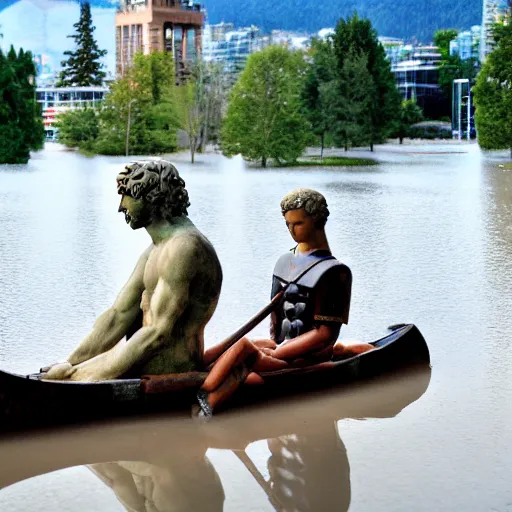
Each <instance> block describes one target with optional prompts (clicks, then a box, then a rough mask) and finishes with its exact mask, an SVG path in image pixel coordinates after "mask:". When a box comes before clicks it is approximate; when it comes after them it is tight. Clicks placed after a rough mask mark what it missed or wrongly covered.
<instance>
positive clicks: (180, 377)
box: [142, 256, 334, 393]
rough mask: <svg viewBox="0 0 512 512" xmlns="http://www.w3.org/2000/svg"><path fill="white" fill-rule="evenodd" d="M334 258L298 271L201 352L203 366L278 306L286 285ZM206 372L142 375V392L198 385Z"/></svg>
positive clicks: (164, 390)
mask: <svg viewBox="0 0 512 512" xmlns="http://www.w3.org/2000/svg"><path fill="white" fill-rule="evenodd" d="M328 259H329V260H330V259H334V256H330V257H327V258H322V259H320V260H317V261H315V262H313V263H312V264H311V265H309V266H308V267H306V268H305V269H304V270H303V271H302V272H300V273H299V274H298V275H297V276H296V277H295V278H294V279H293V280H292V281H290V282H289V283H288V284H287V285H286V287H285V288H283V289H282V290H281V291H280V292H279V293H277V294H276V295H275V297H274V298H273V299H272V300H271V301H270V302H269V303H268V304H267V305H266V306H265V307H264V308H263V309H262V310H261V311H259V312H258V313H256V314H255V315H254V316H253V317H252V318H251V319H250V320H249V321H248V322H246V323H245V324H244V325H242V327H240V328H239V329H238V330H237V331H236V332H234V333H233V334H231V336H229V337H227V338H226V339H225V340H224V341H221V342H220V343H218V344H217V345H215V346H213V347H211V348H209V349H207V350H205V351H204V354H203V366H204V368H205V369H208V367H209V366H211V365H212V364H213V363H215V361H217V359H218V358H219V357H220V356H221V355H222V354H224V352H225V351H226V350H228V348H230V347H231V346H232V345H234V344H235V343H236V342H237V341H238V340H239V339H240V338H243V337H244V336H245V335H246V334H247V333H248V332H250V331H251V330H252V329H254V328H255V327H256V326H257V325H258V324H259V323H260V322H262V321H263V319H265V318H266V317H267V316H268V315H270V313H272V311H274V309H275V308H276V307H277V306H278V304H279V302H280V301H281V299H282V298H283V296H284V294H285V292H286V290H287V288H288V286H290V285H291V284H294V283H296V282H297V281H299V279H300V278H301V277H303V276H304V275H305V274H307V273H308V272H309V271H310V270H311V269H312V268H313V267H316V265H318V264H319V263H321V262H322V261H325V260H328ZM207 375H208V374H207V373H206V372H189V373H180V374H173V373H169V374H162V375H144V376H142V390H143V391H144V393H164V392H167V391H178V390H182V389H187V388H191V387H199V386H201V384H202V383H203V382H204V380H205V379H206V377H207Z"/></svg>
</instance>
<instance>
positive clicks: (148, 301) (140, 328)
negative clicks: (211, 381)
mask: <svg viewBox="0 0 512 512" xmlns="http://www.w3.org/2000/svg"><path fill="white" fill-rule="evenodd" d="M117 189H118V193H119V194H120V195H121V196H122V198H121V204H120V206H119V211H120V212H122V213H124V215H125V217H126V222H127V223H128V224H129V225H130V226H131V228H132V229H139V228H146V230H147V232H148V233H149V235H150V236H151V239H152V244H151V245H150V246H149V247H148V249H147V250H146V251H145V252H144V253H143V254H142V256H141V257H140V259H139V261H138V263H137V265H136V267H135V270H134V271H133V274H132V275H131V277H130V278H129V280H128V282H127V283H126V285H125V286H124V288H123V289H122V290H121V293H120V294H119V296H118V297H117V299H116V301H115V302H114V304H113V306H112V307H111V308H110V309H108V310H107V311H106V312H105V313H103V314H102V315H101V316H100V317H99V318H98V320H97V321H96V323H95V324H94V327H93V329H92V331H91V332H90V333H89V334H88V335H87V336H86V337H85V339H84V340H83V341H82V342H81V343H80V345H79V346H78V347H77V348H76V349H75V350H74V351H73V353H72V354H71V355H70V356H69V357H68V359H67V361H66V362H64V363H58V364H55V365H53V366H50V367H47V368H43V369H42V371H43V375H42V378H44V379H58V380H61V379H62V380H79V381H98V380H104V379H113V378H117V377H121V376H138V375H142V374H161V373H179V372H188V371H194V370H200V369H201V368H202V363H203V349H204V338H203V334H204V328H205V326H206V324H207V322H208V321H209V320H210V318H211V316H212V314H213V312H214V311H215V308H216V306H217V301H218V298H219V294H220V289H221V283H222V271H221V266H220V263H219V260H218V258H217V254H216V252H215V250H214V248H213V247H212V245H211V244H210V242H209V241H208V240H207V239H206V238H205V236H204V235H202V234H201V233H200V231H199V230H198V229H197V228H196V227H195V226H194V224H193V223H192V222H191V221H190V219H189V218H188V216H187V207H188V206H189V205H190V203H189V201H188V193H187V191H186V189H185V182H184V181H183V179H182V178H180V176H179V174H178V171H177V169H176V168H175V167H174V166H173V165H172V164H171V163H169V162H166V161H163V160H160V161H141V162H135V163H132V164H130V165H127V166H126V169H125V170H124V171H123V172H121V173H120V174H119V175H118V176H117Z"/></svg>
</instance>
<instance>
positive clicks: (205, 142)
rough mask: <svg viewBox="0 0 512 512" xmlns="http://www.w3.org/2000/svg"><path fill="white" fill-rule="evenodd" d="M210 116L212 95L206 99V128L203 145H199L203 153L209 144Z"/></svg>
mask: <svg viewBox="0 0 512 512" xmlns="http://www.w3.org/2000/svg"><path fill="white" fill-rule="evenodd" d="M209 118H210V96H208V99H207V101H206V112H205V114H204V119H205V121H204V129H203V136H202V137H201V145H200V146H199V151H200V152H201V153H204V150H205V149H206V146H207V144H208V123H209Z"/></svg>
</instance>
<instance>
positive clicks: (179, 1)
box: [116, 0, 204, 75]
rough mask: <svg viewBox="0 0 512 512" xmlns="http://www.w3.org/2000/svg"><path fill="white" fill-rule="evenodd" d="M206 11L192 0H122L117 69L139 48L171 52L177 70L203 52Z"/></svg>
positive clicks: (122, 69) (121, 70)
mask: <svg viewBox="0 0 512 512" xmlns="http://www.w3.org/2000/svg"><path fill="white" fill-rule="evenodd" d="M203 25H204V13H203V12H202V10H201V6H200V5H199V4H197V3H193V0H120V2H119V7H118V12H117V15H116V72H117V74H118V75H123V74H124V73H125V72H126V70H127V69H128V68H129V67H130V66H131V65H132V62H133V57H134V55H135V54H136V53H137V52H143V53H144V54H149V53H151V52H152V51H155V50H156V51H166V52H172V54H173V57H174V59H175V62H176V64H177V65H176V68H177V70H179V69H181V68H183V67H184V66H185V63H186V61H187V60H189V59H194V58H195V57H197V56H199V55H200V54H201V47H202V42H201V40H202V30H203Z"/></svg>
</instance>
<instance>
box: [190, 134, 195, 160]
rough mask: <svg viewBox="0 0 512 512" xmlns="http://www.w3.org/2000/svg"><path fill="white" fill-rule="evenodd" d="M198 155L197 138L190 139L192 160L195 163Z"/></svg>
mask: <svg viewBox="0 0 512 512" xmlns="http://www.w3.org/2000/svg"><path fill="white" fill-rule="evenodd" d="M195 154H196V138H195V137H190V160H191V162H192V163H194V158H195Z"/></svg>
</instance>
